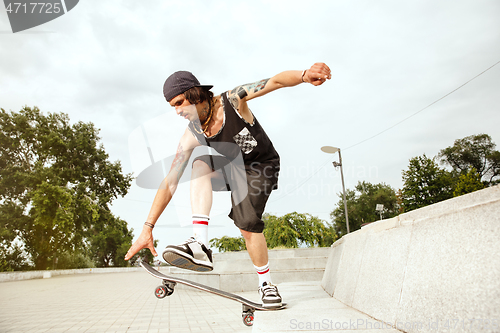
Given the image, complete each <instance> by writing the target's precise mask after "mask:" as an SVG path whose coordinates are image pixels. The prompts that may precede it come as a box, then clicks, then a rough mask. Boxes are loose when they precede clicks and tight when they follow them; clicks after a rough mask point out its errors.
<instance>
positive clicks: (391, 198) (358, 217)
mask: <svg viewBox="0 0 500 333" xmlns="http://www.w3.org/2000/svg"><path fill="white" fill-rule="evenodd" d="M339 198H340V200H339V201H338V202H337V205H336V207H335V209H334V210H333V211H332V212H331V214H330V216H331V218H332V220H333V224H334V229H335V233H336V235H337V236H338V237H342V236H343V235H345V234H346V233H347V226H346V217H345V209H344V199H343V195H342V193H339ZM397 201H398V199H397V197H396V192H395V191H394V189H393V188H392V187H390V186H389V185H386V184H384V183H380V184H371V183H369V182H364V181H363V182H358V184H357V185H356V186H355V187H354V190H349V189H347V190H346V202H347V214H348V215H349V231H351V232H352V231H355V230H358V229H361V226H362V225H363V224H365V223H370V222H374V221H377V220H379V219H380V213H379V212H378V211H376V210H375V208H376V206H377V204H382V205H384V210H383V211H382V215H383V217H384V218H391V217H394V216H396V215H398V214H399V205H398V202H397Z"/></svg>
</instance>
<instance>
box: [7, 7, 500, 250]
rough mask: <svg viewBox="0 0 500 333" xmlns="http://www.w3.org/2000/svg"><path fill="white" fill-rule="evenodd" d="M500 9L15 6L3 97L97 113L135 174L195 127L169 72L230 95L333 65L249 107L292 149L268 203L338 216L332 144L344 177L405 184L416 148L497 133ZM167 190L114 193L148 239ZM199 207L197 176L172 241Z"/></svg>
mask: <svg viewBox="0 0 500 333" xmlns="http://www.w3.org/2000/svg"><path fill="white" fill-rule="evenodd" d="M499 17H500V2H498V1H497V0H474V1H472V0H470V1H463V0H449V1H435V0H432V1H429V0H411V1H398V0H392V1H389V0H381V1H369V0H364V1H363V0H355V1H346V0H344V1H338V0H332V1H327V0H323V1H315V0H309V1H290V0H288V1H277V0H276V1H270V0H269V1H259V0H257V1H252V2H248V1H245V2H244V1H201V0H199V1H189V0H184V1H147V2H146V1H129V0H123V1H112V0H106V1H96V0H82V1H80V2H79V4H78V5H77V6H76V7H75V8H74V9H73V10H71V11H70V12H68V13H67V14H65V15H64V16H62V17H60V18H58V19H56V20H54V21H51V22H49V23H46V24H44V25H41V26H38V27H35V28H33V29H30V30H27V31H25V32H19V33H16V34H13V33H12V32H11V30H10V25H9V21H8V18H7V14H6V11H5V8H4V7H2V8H1V9H0V107H1V108H3V109H6V110H12V111H19V110H20V109H21V107H23V106H24V105H28V106H38V107H39V108H40V109H41V110H42V111H43V112H64V113H67V114H68V115H69V117H70V119H71V120H72V121H73V122H76V121H84V122H93V123H94V124H95V125H96V127H98V128H100V129H101V131H100V135H101V138H102V140H101V141H102V143H103V144H104V146H105V149H106V151H107V152H108V153H109V155H110V159H111V160H112V161H116V160H120V161H121V163H122V165H123V169H124V171H125V172H127V173H134V175H135V176H138V175H139V174H140V173H141V172H143V171H144V169H145V168H147V167H148V166H149V165H151V163H152V162H158V161H161V160H163V159H167V160H168V158H169V157H171V156H172V155H173V154H174V153H175V149H176V147H177V143H178V139H179V135H180V133H182V132H183V130H184V128H185V126H186V125H187V124H186V123H185V120H183V119H181V118H180V117H177V116H175V114H174V111H173V110H172V109H171V108H170V107H169V105H168V104H167V103H166V102H165V100H164V98H163V95H162V86H163V82H164V81H165V79H166V77H167V76H168V75H169V74H171V73H172V72H174V71H177V70H189V71H192V72H193V73H194V74H195V75H196V76H197V77H198V79H199V80H200V81H201V82H202V83H204V84H213V85H214V88H213V91H214V92H215V93H221V92H224V91H226V90H229V89H232V88H234V87H235V86H236V85H240V84H244V83H249V82H254V81H257V80H260V79H263V78H268V77H270V76H272V75H274V74H276V73H278V72H281V71H284V70H288V69H297V70H303V69H306V68H308V67H310V66H311V65H312V64H313V63H315V62H325V63H326V64H327V65H328V66H330V68H331V70H332V76H333V77H332V79H331V80H330V81H329V82H327V83H326V84H324V85H323V86H321V87H313V86H311V85H299V86H297V87H294V88H288V89H282V90H279V91H276V92H273V93H271V94H269V95H266V96H264V97H262V98H259V99H257V100H253V101H251V102H250V107H251V109H252V110H253V112H254V114H255V115H256V117H257V118H258V119H259V121H260V122H261V124H262V125H263V126H264V128H265V129H266V131H267V133H268V135H269V136H270V137H271V139H272V140H273V142H274V145H275V147H276V148H277V150H278V152H279V153H280V155H281V160H282V172H281V176H280V184H279V185H280V189H279V190H278V191H276V192H275V193H274V194H273V195H272V196H271V198H270V201H269V203H268V206H267V212H269V213H272V214H277V215H283V214H286V213H290V212H293V211H297V212H300V213H310V214H312V215H315V216H318V217H320V218H322V219H324V220H329V213H330V212H331V210H332V209H333V207H334V204H335V203H336V202H337V201H338V200H339V197H338V194H339V192H340V191H341V178H340V172H339V171H338V170H335V169H334V168H333V166H332V164H331V162H332V161H335V160H337V159H338V154H336V155H327V154H325V153H323V152H322V151H321V150H320V148H321V147H322V146H324V145H330V146H336V147H340V148H341V149H342V158H343V162H344V176H345V182H346V187H347V188H353V187H354V185H355V184H356V183H357V182H358V181H368V182H371V183H385V184H388V185H390V186H392V187H393V188H395V189H399V188H401V186H402V180H401V171H402V170H403V169H406V168H407V165H408V161H409V159H410V158H412V157H415V156H420V155H422V154H424V153H425V154H426V155H427V156H429V157H432V156H435V155H436V154H437V153H438V151H439V150H440V149H443V148H446V147H448V146H451V145H452V144H453V141H454V140H455V139H459V138H463V137H465V136H468V135H472V134H479V133H487V134H489V135H490V136H491V137H492V138H493V141H494V142H496V143H497V144H500V131H499V124H500V112H499V105H500V93H499V91H500V64H498V65H495V64H497V63H498V62H499V61H500V23H499V20H498V18H499ZM481 73H482V74H481ZM480 74H481V75H480ZM464 84H465V85H464ZM457 88H459V89H458V90H457ZM450 93H451V94H450ZM443 97H444V98H443ZM436 101H437V102H436ZM434 102H436V103H434ZM433 103H434V104H433ZM147 147H150V149H151V155H149V153H148V151H147ZM166 168H167V169H168V166H166ZM186 180H187V179H186ZM155 193H156V191H155V190H154V189H147V188H141V187H139V186H137V184H136V183H134V185H133V186H132V188H131V190H130V192H129V194H128V195H127V196H126V197H125V198H121V199H118V200H116V201H115V202H114V205H113V207H112V209H113V212H114V213H115V214H116V215H118V216H120V217H121V218H122V219H124V220H126V221H127V222H128V223H129V225H130V226H131V227H132V228H134V229H135V230H136V232H135V234H136V236H137V235H138V232H137V231H139V230H140V229H141V227H142V224H143V222H144V221H145V219H146V217H147V214H148V212H149V208H150V205H151V202H152V200H153V198H154V195H155ZM229 209H230V202H229V197H228V196H227V195H226V194H219V195H216V197H215V203H214V208H213V210H212V222H211V225H212V228H211V229H210V237H221V236H222V235H230V236H237V235H238V234H239V233H238V231H237V229H236V228H235V227H234V226H233V224H232V222H231V220H229V218H227V216H226V215H227V213H228V212H229ZM374 209H375V207H374ZM189 216H190V207H189V195H188V182H187V181H186V182H184V183H183V184H182V186H180V189H179V192H178V193H177V194H176V197H175V200H174V201H173V202H172V204H171V206H169V207H168V208H167V209H166V211H165V212H164V214H163V215H162V217H161V218H160V220H159V222H158V224H157V225H158V228H157V229H155V234H154V235H155V238H158V239H160V245H159V250H161V249H162V248H164V247H165V246H166V245H168V244H170V243H179V242H181V241H183V240H185V239H186V238H187V237H188V236H190V234H191V228H190V227H189V226H188V225H189V221H188V220H189ZM182 226H184V227H182Z"/></svg>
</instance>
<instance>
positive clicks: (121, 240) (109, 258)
mask: <svg viewBox="0 0 500 333" xmlns="http://www.w3.org/2000/svg"><path fill="white" fill-rule="evenodd" d="M99 215H100V219H101V222H102V223H100V224H99V225H97V226H96V228H95V229H93V230H92V235H91V236H90V237H89V240H90V253H92V256H93V259H94V261H95V263H96V264H97V266H98V267H110V266H121V267H123V266H127V265H128V262H127V261H125V259H124V257H125V254H126V253H127V251H128V249H129V248H130V246H131V245H132V239H133V235H132V231H131V230H129V229H128V228H127V222H125V221H123V220H121V219H119V218H117V217H114V216H113V214H111V212H109V211H104V210H101V213H100V214H99Z"/></svg>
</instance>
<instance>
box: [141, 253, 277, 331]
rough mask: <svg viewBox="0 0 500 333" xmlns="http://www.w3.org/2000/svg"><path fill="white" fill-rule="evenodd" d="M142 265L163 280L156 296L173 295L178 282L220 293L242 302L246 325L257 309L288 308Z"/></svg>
mask: <svg viewBox="0 0 500 333" xmlns="http://www.w3.org/2000/svg"><path fill="white" fill-rule="evenodd" d="M140 265H141V266H142V268H144V269H145V270H146V271H147V272H148V273H149V274H151V275H153V276H154V277H156V278H158V279H160V280H162V282H163V283H162V285H161V286H158V287H156V289H155V296H156V297H158V298H160V299H161V298H165V297H166V296H170V295H172V293H173V292H174V287H175V285H176V284H177V283H180V284H183V285H186V286H188V287H192V288H195V289H198V290H201V291H206V292H209V293H212V294H215V295H219V296H222V297H225V298H229V299H231V300H233V301H236V302H240V303H241V304H242V313H241V316H242V319H243V324H245V325H246V326H252V325H253V320H254V312H255V310H259V311H273V310H281V309H284V308H286V303H283V304H282V305H281V306H280V307H279V308H265V307H263V306H262V304H259V303H255V302H253V301H251V300H249V299H247V298H245V297H242V296H240V295H237V294H233V293H230V292H227V291H223V290H219V289H216V288H212V287H209V286H205V285H203V284H201V283H198V282H193V281H189V280H185V279H181V278H177V277H173V276H168V275H165V274H163V273H161V272H159V271H158V270H156V269H154V268H153V267H151V266H150V265H149V264H147V263H145V262H143V261H141V262H140Z"/></svg>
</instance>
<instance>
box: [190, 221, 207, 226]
mask: <svg viewBox="0 0 500 333" xmlns="http://www.w3.org/2000/svg"><path fill="white" fill-rule="evenodd" d="M193 224H203V225H208V221H193Z"/></svg>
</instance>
